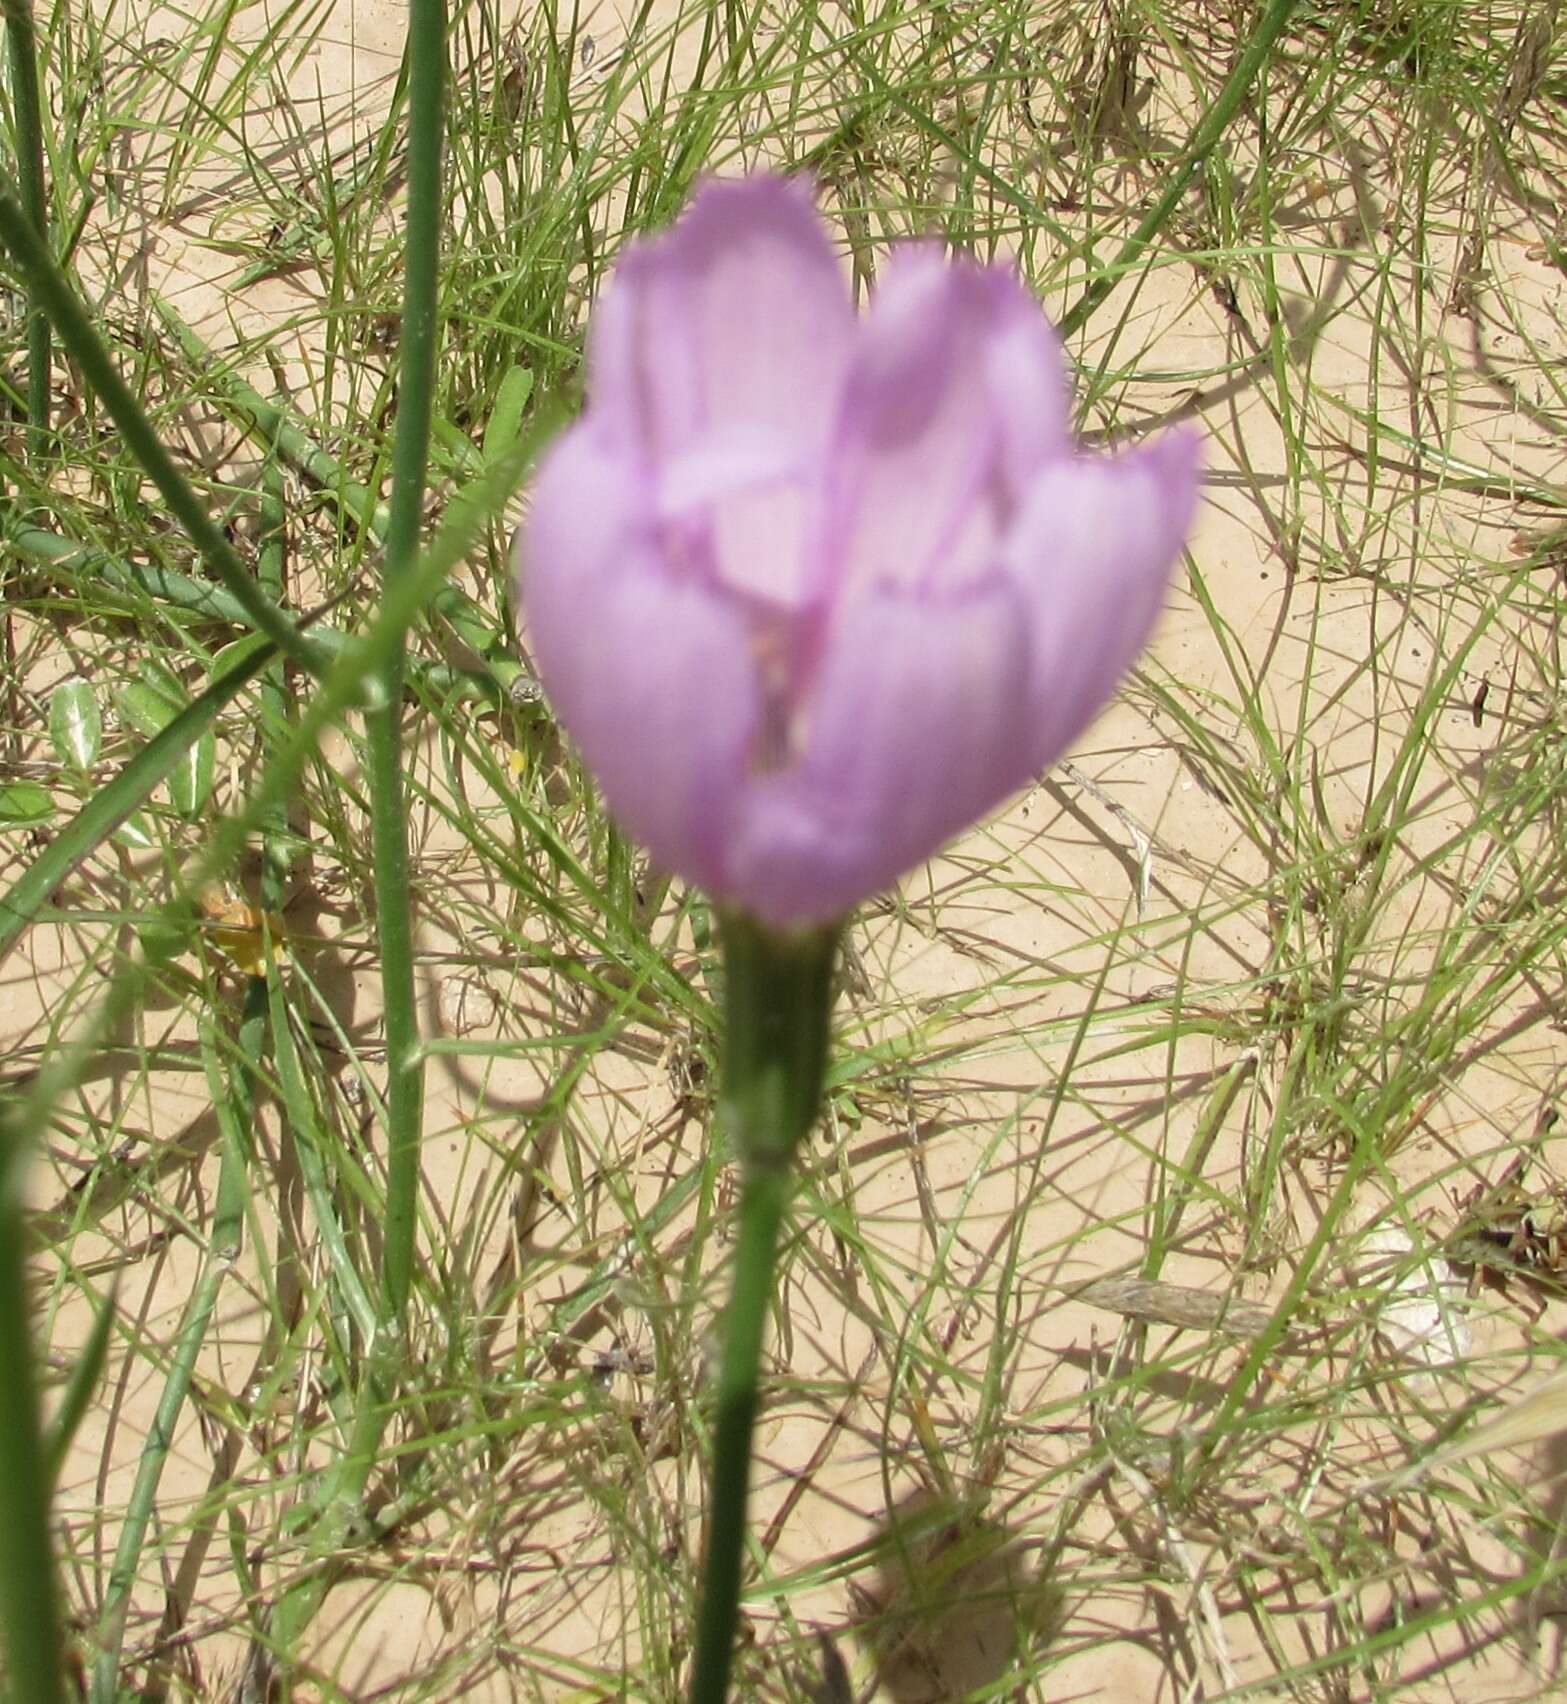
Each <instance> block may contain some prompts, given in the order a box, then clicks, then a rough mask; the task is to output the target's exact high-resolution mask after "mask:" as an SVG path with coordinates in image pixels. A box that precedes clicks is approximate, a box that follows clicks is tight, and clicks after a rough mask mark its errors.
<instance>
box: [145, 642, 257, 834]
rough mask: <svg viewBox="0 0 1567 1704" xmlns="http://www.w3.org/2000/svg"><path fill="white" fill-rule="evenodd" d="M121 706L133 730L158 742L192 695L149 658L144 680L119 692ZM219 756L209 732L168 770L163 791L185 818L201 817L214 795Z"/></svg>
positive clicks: (186, 707) (184, 708)
mask: <svg viewBox="0 0 1567 1704" xmlns="http://www.w3.org/2000/svg"><path fill="white" fill-rule="evenodd" d="M230 649H231V650H232V649H233V647H230ZM119 705H120V714H121V715H122V716H123V717H124V718H125V720H126V721H127V722H128V723H129V724H130V726H131V727H133V728H134V729H135V730H136V731H137V732H138V733H140V734H145V735H146V736H147V738H148V739H156V738H157V736H158V735H159V734H161V733H162V732H163V730H164V729H165V728H167V727H168V726H169V725H170V723H172V722H173V721H174V719H175V718H176V717H177V716H179V715H181V714H182V713H183V712H184V711H185V710H186V709H188V708H189V705H190V694H189V693H188V692H187V691H186V690H185V688H184V686H183V685H182V684H181V682H180V679H179V676H178V675H176V674H175V673H174V671H173V670H172V669H170V668H168V667H166V666H165V665H164V664H163V663H160V662H157V661H154V660H150V659H149V660H148V661H147V662H144V663H143V664H142V666H141V678H140V679H138V680H133V681H131V682H129V683H128V684H127V685H126V686H124V687H122V688H121V689H120V693H119ZM217 756H218V751H217V744H216V742H215V741H214V739H213V736H212V732H211V730H210V729H209V730H207V731H206V732H204V733H203V734H201V735H200V736H199V737H198V738H197V739H196V741H195V742H194V743H193V744H192V745H189V746H187V747H186V748H185V750H184V751H183V752H182V753H181V754H180V756H179V759H178V761H177V762H176V763H175V765H174V767H173V769H171V770H170V771H169V777H168V782H167V784H166V786H165V789H164V790H165V791H166V792H167V794H168V796H169V803H170V804H171V805H173V807H174V808H175V810H177V811H178V812H179V814H180V815H181V816H182V817H187V818H195V817H198V816H200V815H201V811H202V807H203V806H204V805H205V804H206V802H207V800H208V799H209V798H210V797H211V795H212V777H213V771H214V770H215V768H216V766H217Z"/></svg>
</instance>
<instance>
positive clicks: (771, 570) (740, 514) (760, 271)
mask: <svg viewBox="0 0 1567 1704" xmlns="http://www.w3.org/2000/svg"><path fill="white" fill-rule="evenodd" d="M854 325H855V315H854V308H853V304H852V302H851V300H850V296H849V289H848V284H847V281H846V280H845V278H844V276H843V272H842V269H841V268H840V266H839V263H838V258H837V255H836V253H835V252H834V249H833V246H832V243H831V242H830V241H829V239H828V236H827V232H826V230H825V228H824V227H823V225H822V222H821V220H820V218H819V217H818V215H817V213H816V211H815V209H814V208H813V207H812V205H811V201H810V198H809V195H808V193H807V191H806V189H805V187H804V186H803V185H802V184H800V183H798V182H795V181H791V180H788V179H785V178H781V177H774V176H766V175H764V176H758V177H751V178H745V179H741V180H738V181H733V182H723V181H714V182H710V183H708V184H706V185H705V186H704V187H703V188H702V189H701V190H700V191H699V192H698V193H697V195H696V197H695V199H694V200H693V201H692V203H691V205H690V207H689V208H688V209H687V210H686V212H685V213H684V214H683V215H682V217H681V218H680V219H679V220H678V221H677V222H676V223H675V224H674V225H673V226H672V227H671V228H670V229H669V230H668V231H666V232H664V233H663V234H662V235H661V236H658V237H655V238H653V239H651V240H649V241H646V242H641V243H637V244H635V245H633V246H632V247H630V248H629V249H628V250H627V252H626V254H625V256H624V257H623V258H622V260H621V262H620V264H619V266H618V267H617V269H616V272H615V276H614V279H613V280H612V282H611V283H610V285H609V287H608V289H607V290H606V292H605V295H604V299H603V301H602V303H601V304H600V305H599V307H598V309H597V311H596V313H595V315H594V321H593V331H592V338H591V342H590V346H589V388H590V398H591V406H592V408H593V409H594V411H595V412H602V413H603V414H604V415H606V416H607V417H609V418H611V419H612V420H614V421H615V422H616V423H617V425H619V426H620V427H621V429H630V430H631V431H632V433H633V435H634V439H635V442H636V444H637V446H638V448H640V449H641V450H642V451H643V452H644V453H645V454H646V455H647V456H648V458H649V459H650V461H651V462H652V463H653V465H655V466H657V467H660V468H662V467H665V466H672V465H675V464H677V463H683V464H687V465H689V464H690V463H691V462H693V461H694V462H695V463H696V464H698V465H711V464H713V463H714V462H716V461H718V460H721V459H722V458H723V457H724V456H725V455H726V454H727V453H728V449H729V446H730V445H731V444H732V443H733V442H735V441H736V440H737V439H738V440H743V441H745V442H747V443H760V444H769V445H772V446H773V450H772V453H771V459H772V462H773V465H774V467H775V468H788V469H791V470H792V471H793V472H794V474H795V476H796V477H795V480H794V483H792V484H787V485H784V484H780V483H779V482H778V481H777V479H775V478H767V479H764V480H762V481H760V482H759V483H758V484H757V485H756V486H755V487H752V488H745V487H732V488H731V489H729V490H727V491H726V492H724V493H722V494H721V495H719V496H717V497H715V499H714V501H713V503H712V506H711V514H710V517H709V518H710V523H711V526H712V532H713V544H714V560H715V571H716V572H717V574H718V575H719V577H720V578H722V579H723V580H724V581H725V582H726V583H728V584H729V585H731V586H734V587H736V588H737V589H741V590H744V591H746V592H748V593H750V594H752V595H755V596H759V597H764V598H770V599H772V600H774V601H776V602H779V603H795V602H798V600H799V597H800V595H801V588H802V585H803V580H804V562H805V530H806V526H807V517H808V511H809V508H810V502H809V482H810V481H811V480H812V479H813V478H814V476H815V473H816V470H817V467H818V465H819V463H820V460H821V458H822V456H823V454H824V453H825V449H826V443H827V437H828V433H829V431H830V429H831V426H832V422H833V420H834V418H835V417H836V413H837V406H838V397H839V392H840V389H841V386H842V382H843V378H844V374H845V372H846V370H847V366H848V358H849V347H850V341H851V338H852V336H853V332H854ZM687 483H688V484H689V481H688V482H687Z"/></svg>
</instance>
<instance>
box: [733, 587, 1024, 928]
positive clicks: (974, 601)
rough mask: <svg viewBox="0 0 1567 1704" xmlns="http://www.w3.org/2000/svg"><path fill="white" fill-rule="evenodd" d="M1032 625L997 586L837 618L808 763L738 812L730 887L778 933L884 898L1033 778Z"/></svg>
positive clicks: (858, 605)
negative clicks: (1026, 720)
mask: <svg viewBox="0 0 1567 1704" xmlns="http://www.w3.org/2000/svg"><path fill="white" fill-rule="evenodd" d="M1028 678H1029V658H1028V651H1027V623H1026V621H1025V620H1024V619H1023V612H1022V610H1021V608H1020V606H1019V604H1018V601H1017V599H1016V597H1015V594H1014V591H1013V588H1012V587H1011V586H1010V585H1009V584H1008V583H1007V582H1006V581H1005V580H1001V579H996V578H993V580H992V582H991V584H990V585H989V586H987V587H984V588H977V589H972V590H969V591H967V592H964V593H961V594H958V595H956V596H952V597H931V596H924V595H920V594H910V593H904V592H900V591H882V592H873V593H871V594H869V595H867V596H865V597H863V598H858V599H855V600H854V601H853V603H852V604H851V605H849V606H847V607H845V608H843V609H841V610H840V611H839V613H838V617H837V620H836V622H835V624H834V627H833V631H832V635H831V638H830V641H829V644H828V649H827V651H826V652H825V654H824V656H823V657H822V659H821V664H820V673H819V675H818V677H817V679H816V681H815V683H814V687H813V690H812V692H811V695H810V701H809V705H808V708H807V712H806V713H807V715H808V716H809V718H810V723H809V727H808V730H807V732H806V736H805V750H804V752H803V754H802V756H801V757H800V758H799V760H798V761H797V763H796V764H795V765H794V766H793V767H792V768H790V769H788V770H786V771H784V772H783V773H781V774H779V775H777V776H773V777H766V778H762V779H759V780H758V781H757V782H755V783H754V784H753V787H752V789H751V791H750V792H749V793H748V794H747V795H746V796H745V797H744V799H743V800H742V814H741V817H740V820H739V822H738V824H737V832H736V836H735V840H734V843H733V850H732V853H731V856H730V860H729V863H728V867H727V868H726V871H725V889H726V891H727V892H728V893H729V894H730V895H731V896H732V897H734V898H735V899H738V900H739V901H740V902H741V903H742V904H744V905H746V906H748V907H749V908H750V909H751V910H753V911H754V912H756V913H757V915H758V916H760V917H762V918H763V919H765V920H766V921H768V922H770V923H773V924H775V925H778V926H780V927H791V926H794V925H797V924H802V923H808V922H817V921H822V920H824V919H827V918H830V917H834V916H837V915H840V914H841V913H843V912H844V911H847V910H848V909H849V908H850V907H851V906H853V905H855V904H857V903H858V902H859V901H860V900H862V899H865V898H867V897H868V896H869V895H871V894H873V893H876V892H879V891H880V890H881V889H883V888H886V887H889V886H891V884H892V883H893V882H894V881H896V880H897V878H898V877H899V876H900V875H902V874H903V873H904V872H905V871H906V870H909V869H911V868H912V867H913V866H914V865H916V864H919V863H922V862H923V861H924V860H925V859H927V858H929V857H930V856H931V855H932V854H933V853H934V852H936V851H937V850H938V849H939V848H940V847H941V846H942V845H943V844H944V843H945V842H946V841H947V840H949V839H951V837H952V836H953V835H955V834H957V833H958V832H959V831H960V830H962V829H963V828H965V827H967V826H968V824H969V823H971V822H973V821H974V820H975V819H976V818H978V817H980V816H982V815H984V814H985V813H986V812H987V811H989V810H991V809H992V808H993V807H994V806H995V805H997V804H999V803H1000V802H1001V800H1002V799H1004V798H1005V797H1006V796H1007V794H1008V793H1010V792H1011V791H1012V790H1013V789H1014V788H1015V787H1016V786H1018V785H1019V784H1020V783H1021V782H1022V781H1023V780H1025V779H1026V778H1027V776H1028V773H1029V770H1028V767H1027V761H1026V756H1025V755H1024V753H1025V751H1026V744H1025V742H1023V741H1020V740H1019V738H1018V718H1019V716H1020V715H1022V714H1023V713H1024V712H1025V709H1026V694H1027V683H1028Z"/></svg>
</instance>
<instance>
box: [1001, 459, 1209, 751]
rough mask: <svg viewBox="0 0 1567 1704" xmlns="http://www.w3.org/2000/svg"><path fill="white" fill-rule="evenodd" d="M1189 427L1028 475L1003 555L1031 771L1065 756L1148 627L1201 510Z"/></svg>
mask: <svg viewBox="0 0 1567 1704" xmlns="http://www.w3.org/2000/svg"><path fill="white" fill-rule="evenodd" d="M1199 453H1200V446H1199V442H1198V439H1197V436H1196V434H1195V433H1192V432H1187V431H1181V430H1177V431H1173V432H1166V433H1164V434H1163V435H1162V436H1160V437H1158V438H1156V439H1155V440H1154V441H1153V442H1152V443H1149V444H1146V445H1141V446H1139V447H1138V448H1137V449H1135V450H1132V451H1129V452H1127V453H1125V454H1122V455H1119V456H1113V457H1112V456H1100V457H1083V458H1082V459H1080V460H1074V461H1069V462H1060V463H1056V464H1054V465H1052V466H1050V467H1048V468H1046V469H1045V470H1044V472H1042V473H1041V474H1040V475H1039V476H1038V477H1037V478H1036V479H1035V481H1034V485H1033V488H1032V489H1031V491H1030V492H1029V494H1028V498H1027V501H1026V502H1025V504H1024V506H1023V509H1022V512H1021V513H1020V514H1019V516H1018V518H1017V521H1016V523H1015V524H1014V525H1013V527H1012V528H1011V529H1010V530H1009V533H1008V536H1007V541H1006V546H1005V549H1004V552H1003V558H1004V561H1005V563H1006V566H1007V569H1008V571H1009V573H1010V574H1011V575H1012V577H1013V578H1014V580H1015V581H1016V583H1017V585H1018V586H1019V588H1020V589H1021V591H1022V593H1023V596H1024V598H1025V599H1026V601H1027V604H1028V606H1029V616H1030V625H1031V627H1032V636H1033V642H1032V646H1031V650H1032V655H1033V670H1032V677H1031V682H1030V698H1031V701H1032V711H1031V715H1030V716H1029V718H1028V725H1027V729H1026V733H1025V732H1024V731H1023V730H1020V737H1026V738H1027V740H1028V741H1029V744H1030V748H1031V757H1030V760H1029V762H1030V768H1031V769H1035V770H1039V769H1044V768H1045V767H1046V766H1048V765H1049V764H1051V763H1053V762H1055V760H1056V759H1057V758H1058V757H1060V756H1061V754H1062V753H1063V752H1064V751H1065V750H1066V749H1067V748H1068V747H1069V746H1070V745H1071V744H1072V742H1073V741H1074V740H1075V739H1077V737H1078V735H1079V734H1081V733H1082V731H1083V730H1084V729H1085V728H1086V727H1087V726H1088V724H1089V723H1090V722H1091V721H1092V720H1093V718H1094V717H1095V716H1096V715H1097V714H1098V713H1099V710H1100V709H1101V708H1102V707H1103V705H1104V704H1105V703H1106V702H1107V701H1108V700H1109V698H1110V696H1111V694H1112V693H1113V692H1114V691H1115V688H1116V685H1117V683H1118V682H1119V680H1120V678H1121V676H1122V675H1123V674H1124V673H1125V672H1126V670H1127V669H1128V668H1129V667H1130V666H1131V663H1132V660H1133V658H1134V657H1136V655H1137V653H1138V652H1139V651H1140V650H1141V649H1142V648H1143V646H1144V644H1145V643H1146V642H1147V640H1148V636H1149V634H1150V633H1151V632H1152V631H1153V626H1154V623H1155V621H1156V620H1157V619H1158V617H1159V611H1160V609H1161V608H1162V606H1163V604H1164V597H1165V592H1166V590H1167V589H1168V587H1169V581H1170V570H1171V569H1172V568H1173V567H1174V565H1175V563H1176V561H1177V559H1178V558H1179V556H1180V552H1181V546H1182V544H1183V543H1184V541H1185V538H1186V533H1187V530H1188V528H1189V527H1190V526H1191V522H1192V516H1193V514H1194V513H1195V511H1196V507H1197V496H1198V459H1199Z"/></svg>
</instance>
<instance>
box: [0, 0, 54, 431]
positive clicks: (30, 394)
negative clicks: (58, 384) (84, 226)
mask: <svg viewBox="0 0 1567 1704" xmlns="http://www.w3.org/2000/svg"><path fill="white" fill-rule="evenodd" d="M3 9H4V12H5V35H6V48H7V57H8V58H9V59H10V62H11V110H12V115H13V123H14V124H15V127H16V175H17V182H18V185H19V187H20V189H21V192H22V207H23V210H24V211H25V212H26V214H27V217H28V218H29V219H31V220H32V222H33V229H34V231H36V232H37V233H38V237H39V239H40V241H42V242H44V243H45V244H47V242H48V236H49V190H48V185H47V182H46V180H45V178H44V133H43V117H42V102H41V101H40V99H39V94H38V32H37V30H36V29H35V28H34V26H33V8H32V3H31V0H4V8H3ZM27 423H28V426H29V428H30V432H29V437H30V438H31V441H32V446H33V449H34V450H35V451H36V450H38V449H41V448H42V446H43V442H44V438H45V436H46V435H47V433H48V431H49V316H48V315H47V314H46V313H45V312H44V310H43V306H42V304H41V303H40V301H39V300H38V297H37V295H36V294H34V293H33V292H31V291H30V292H29V298H28V304H27Z"/></svg>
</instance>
